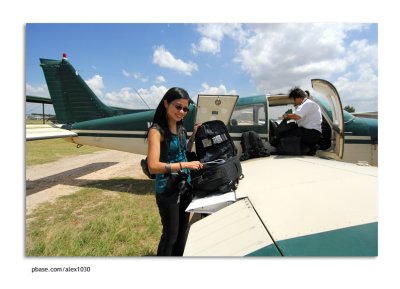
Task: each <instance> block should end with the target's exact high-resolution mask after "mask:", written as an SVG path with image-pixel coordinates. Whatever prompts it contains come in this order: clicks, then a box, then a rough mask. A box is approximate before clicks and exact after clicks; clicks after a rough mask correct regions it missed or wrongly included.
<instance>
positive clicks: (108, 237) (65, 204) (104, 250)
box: [26, 179, 161, 256]
mask: <svg viewBox="0 0 400 289" xmlns="http://www.w3.org/2000/svg"><path fill="white" fill-rule="evenodd" d="M152 191H153V181H151V180H134V179H116V180H108V181H102V182H97V183H94V184H91V185H87V187H86V188H83V189H81V190H80V191H78V192H77V193H75V194H72V195H68V196H64V197H60V198H58V199H57V200H56V201H55V202H54V203H44V204H42V205H40V206H39V207H38V208H37V209H36V210H35V211H33V213H31V214H29V215H28V216H27V218H26V255H27V256H153V255H156V252H157V245H158V241H159V238H160V235H161V222H160V217H159V214H158V209H157V205H156V202H155V199H154V194H153V192H152Z"/></svg>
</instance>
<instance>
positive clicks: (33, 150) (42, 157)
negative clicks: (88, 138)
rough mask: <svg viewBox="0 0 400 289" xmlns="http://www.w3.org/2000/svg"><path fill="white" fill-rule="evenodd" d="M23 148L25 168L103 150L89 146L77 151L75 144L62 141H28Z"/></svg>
mask: <svg viewBox="0 0 400 289" xmlns="http://www.w3.org/2000/svg"><path fill="white" fill-rule="evenodd" d="M25 148H26V165H27V166H32V165H38V164H44V163H50V162H54V161H56V160H58V159H60V158H63V157H67V156H77V155H81V154H90V153H93V152H96V151H100V150H104V149H102V148H96V147H91V146H82V147H80V148H79V149H78V148H76V144H74V143H70V142H67V141H65V140H63V139H48V140H37V141H28V142H26V147H25Z"/></svg>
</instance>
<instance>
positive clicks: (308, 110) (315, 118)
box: [294, 98, 322, 132]
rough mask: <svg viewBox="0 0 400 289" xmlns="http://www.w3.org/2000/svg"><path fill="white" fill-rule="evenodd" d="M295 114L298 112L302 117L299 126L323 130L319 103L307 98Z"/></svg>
mask: <svg viewBox="0 0 400 289" xmlns="http://www.w3.org/2000/svg"><path fill="white" fill-rule="evenodd" d="M294 114H297V115H298V116H300V117H301V118H300V119H298V120H297V125H298V126H299V127H304V128H306V129H316V130H318V131H319V132H322V129H321V123H322V114H321V109H320V108H319V106H318V104H316V103H315V102H314V101H312V100H311V99H308V98H305V99H304V100H303V102H302V103H301V104H300V105H299V106H298V107H297V108H296V110H295V111H294Z"/></svg>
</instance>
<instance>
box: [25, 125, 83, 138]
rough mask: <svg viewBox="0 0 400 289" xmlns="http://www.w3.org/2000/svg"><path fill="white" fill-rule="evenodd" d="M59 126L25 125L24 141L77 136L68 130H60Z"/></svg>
mask: <svg viewBox="0 0 400 289" xmlns="http://www.w3.org/2000/svg"><path fill="white" fill-rule="evenodd" d="M60 126H61V125H60ZM60 126H57V125H48V124H43V125H36V124H28V125H26V140H27V141H31V140H42V139H51V138H64V137H73V136H77V134H76V133H74V132H72V131H70V130H66V129H62V128H61V127H60Z"/></svg>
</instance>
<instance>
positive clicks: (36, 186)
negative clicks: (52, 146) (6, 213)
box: [26, 162, 117, 196]
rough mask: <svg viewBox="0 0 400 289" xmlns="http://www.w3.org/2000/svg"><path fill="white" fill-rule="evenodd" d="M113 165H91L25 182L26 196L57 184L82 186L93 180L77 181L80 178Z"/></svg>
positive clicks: (113, 163) (104, 163) (109, 163)
mask: <svg viewBox="0 0 400 289" xmlns="http://www.w3.org/2000/svg"><path fill="white" fill-rule="evenodd" d="M115 164H117V162H101V163H93V164H89V165H86V166H82V167H79V168H75V169H72V170H68V171H64V172H61V173H58V174H54V175H51V176H47V177H44V178H41V179H37V180H34V181H31V180H26V195H27V196H29V195H32V194H34V193H37V192H40V191H43V190H46V189H49V188H51V187H53V186H55V185H58V184H62V185H69V186H82V185H84V184H86V183H88V182H93V180H90V181H89V180H85V179H79V178H80V177H82V176H85V175H87V174H90V173H93V172H96V171H98V170H102V169H105V168H107V167H111V166H113V165H115Z"/></svg>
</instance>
